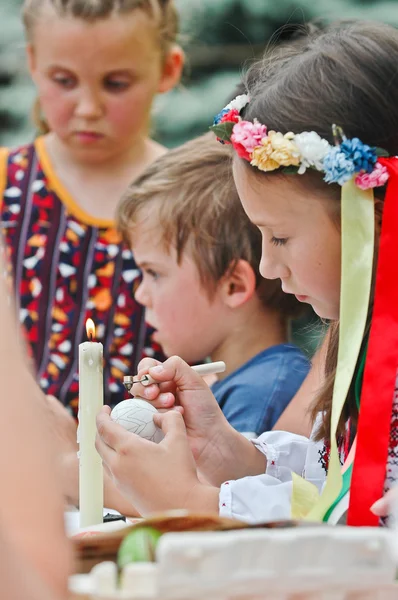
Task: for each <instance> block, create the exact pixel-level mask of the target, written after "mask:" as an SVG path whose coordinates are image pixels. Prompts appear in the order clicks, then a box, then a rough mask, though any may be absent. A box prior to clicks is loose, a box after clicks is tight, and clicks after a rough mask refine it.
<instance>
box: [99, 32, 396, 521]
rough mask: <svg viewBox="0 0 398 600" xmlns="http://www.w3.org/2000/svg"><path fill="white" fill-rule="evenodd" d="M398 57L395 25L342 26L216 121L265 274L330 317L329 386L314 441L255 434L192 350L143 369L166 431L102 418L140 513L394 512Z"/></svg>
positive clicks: (365, 517) (246, 516)
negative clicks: (194, 365)
mask: <svg viewBox="0 0 398 600" xmlns="http://www.w3.org/2000/svg"><path fill="white" fill-rule="evenodd" d="M397 64H398V32H397V31H396V29H394V28H392V27H388V26H386V25H381V24H372V23H362V22H355V21H354V22H350V23H342V24H337V25H335V26H331V27H330V28H329V29H328V30H327V31H324V32H318V33H316V34H315V35H310V36H308V38H307V40H306V41H305V43H303V44H302V45H301V46H300V48H294V47H288V48H282V49H280V50H278V49H277V50H276V51H275V52H273V53H271V54H270V55H267V56H266V57H265V59H264V60H263V63H262V64H261V65H260V68H258V67H255V70H254V71H253V73H254V75H253V76H249V77H248V79H247V86H248V89H247V92H248V94H247V95H241V96H240V97H238V98H236V100H235V101H233V102H231V103H230V104H229V105H228V106H227V107H226V108H225V109H224V110H223V111H222V112H221V113H220V114H219V115H218V116H217V117H216V119H215V125H214V127H213V129H214V132H215V133H216V135H217V137H218V138H219V139H220V140H221V141H222V142H223V143H228V144H231V146H232V150H231V151H232V154H233V175H234V180H235V183H236V186H237V188H238V192H239V196H240V199H241V202H242V205H243V207H244V209H245V211H246V213H247V214H248V216H249V218H250V219H251V221H252V222H253V223H255V224H256V225H257V226H258V228H259V229H260V231H261V233H262V237H263V248H262V259H261V265H260V272H261V274H262V275H263V276H264V277H266V278H269V279H277V278H279V279H281V281H282V288H283V289H284V291H286V292H287V293H292V294H295V295H296V297H297V298H298V299H299V300H300V301H302V302H307V303H309V304H311V305H312V306H313V308H314V310H315V312H316V313H317V314H318V315H319V316H320V317H322V318H324V319H328V320H330V321H331V326H330V330H329V334H328V353H327V358H326V365H325V373H324V383H323V386H322V388H321V389H320V390H319V393H318V398H317V401H316V403H315V406H314V410H313V422H314V429H313V433H312V435H311V437H310V438H309V439H308V438H306V437H303V436H299V435H295V434H292V433H288V432H278V431H272V432H269V433H265V434H263V435H262V436H260V437H259V438H258V439H257V440H253V441H252V442H250V441H248V440H245V439H242V438H241V437H239V435H238V434H236V433H235V432H234V431H233V430H232V428H231V427H230V426H229V425H228V423H227V422H226V420H225V419H224V417H223V415H222V413H221V411H220V410H219V407H218V406H217V403H216V401H215V399H214V398H213V397H212V395H211V393H210V392H209V390H208V389H206V387H205V385H204V384H203V383H202V381H201V379H200V377H198V376H197V375H196V374H195V373H194V372H193V371H192V370H191V369H190V368H189V367H188V365H186V364H185V363H184V362H183V361H182V360H181V359H179V358H177V357H172V358H170V359H168V360H167V361H166V362H165V363H163V364H162V365H159V364H157V366H154V365H155V364H156V361H153V360H151V359H145V360H144V361H143V362H142V363H141V365H140V371H139V373H138V375H139V377H141V376H142V375H143V374H144V373H146V372H148V371H149V373H150V374H151V375H152V376H153V378H154V379H155V380H156V381H157V382H159V383H158V385H152V386H149V387H148V388H143V387H142V386H141V385H140V384H136V386H135V388H134V392H135V393H136V394H137V395H140V396H141V395H142V396H143V397H145V398H146V399H147V400H149V401H152V402H154V404H155V406H157V407H159V408H160V407H162V408H171V407H173V406H174V405H177V410H171V411H168V412H166V413H164V414H159V415H157V416H156V422H157V424H158V425H160V426H161V427H162V429H163V431H164V433H165V439H164V440H163V441H162V442H161V443H160V444H159V445H155V444H151V443H149V442H147V441H146V440H142V439H140V438H139V437H137V436H135V435H133V434H130V433H128V432H126V431H125V430H124V429H123V428H121V427H120V426H119V425H117V424H116V423H113V422H112V420H111V419H110V417H109V409H107V408H106V407H105V408H104V409H103V411H102V412H101V414H100V415H99V416H98V419H97V425H98V436H97V448H98V450H99V452H100V454H101V455H102V458H103V460H104V462H105V464H106V465H107V467H108V469H109V471H110V472H111V473H112V475H113V478H114V480H115V481H116V482H117V484H118V485H119V487H120V489H122V490H123V493H124V494H125V495H127V496H128V497H129V499H130V500H131V502H132V503H133V504H134V505H135V506H136V508H137V509H138V510H139V511H140V512H141V513H142V514H144V515H145V514H147V513H148V512H152V511H158V510H162V509H165V508H169V509H170V508H187V509H190V510H199V511H207V512H219V513H220V514H221V515H222V516H229V517H236V518H238V519H241V520H244V521H249V522H259V521H267V520H270V519H271V520H272V519H289V518H291V517H304V516H305V517H306V518H309V519H315V520H328V521H331V522H337V521H338V520H339V519H340V517H342V516H343V515H345V514H347V509H348V523H349V524H352V525H378V523H379V521H378V517H379V516H384V515H382V514H381V512H385V510H383V507H382V508H380V504H379V505H376V507H375V508H374V509H373V512H372V506H374V504H375V502H376V501H377V500H378V499H380V498H381V497H382V496H383V495H385V494H386V493H387V492H388V491H389V490H390V488H391V487H392V486H393V484H394V482H395V481H396V480H397V478H398V419H397V415H398V394H397V392H396V391H395V379H396V372H397V366H398V286H397V283H396V282H397V277H396V268H397V267H396V265H397V260H398V256H397V248H398V246H397V244H396V235H397V230H398V204H397V197H398V158H397V157H396V155H397V154H398V86H397V85H396V84H395V80H396V74H397ZM333 125H334V126H333ZM381 224H382V226H381ZM375 257H376V258H377V263H376V259H375ZM376 267H377V268H376ZM359 407H360V410H359ZM181 413H182V414H181ZM340 463H342V464H343V468H341V464H340ZM144 469H145V477H142V478H140V473H142V472H143V470H144ZM198 472H201V473H202V474H203V475H204V476H205V478H206V483H203V479H202V478H201V477H200V476H198ZM154 489H155V490H156V493H153V490H154ZM159 490H161V493H159ZM320 493H321V495H320ZM319 495H320V497H319ZM384 504H385V503H384ZM375 513H377V515H376V514H375ZM344 518H345V517H344Z"/></svg>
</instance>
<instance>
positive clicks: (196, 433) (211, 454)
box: [132, 356, 239, 485]
mask: <svg viewBox="0 0 398 600" xmlns="http://www.w3.org/2000/svg"><path fill="white" fill-rule="evenodd" d="M148 373H149V374H150V375H151V376H152V377H153V379H155V380H156V381H158V382H159V383H158V384H157V385H150V386H148V387H144V386H143V385H141V384H135V385H134V386H133V390H132V391H133V393H134V395H135V396H140V397H141V398H144V399H145V400H147V401H148V402H151V403H152V404H153V405H154V406H155V407H156V408H158V409H170V408H172V407H175V406H177V407H181V408H182V413H183V417H184V422H185V427H186V432H187V436H188V440H189V445H190V447H191V450H192V453H193V456H194V458H195V461H196V463H197V466H198V468H199V469H200V470H201V471H202V472H203V473H204V475H205V476H206V477H207V478H208V479H209V481H211V482H212V483H214V484H216V485H219V484H220V483H222V481H224V479H223V476H220V477H218V475H216V473H215V471H216V470H217V469H218V467H221V468H222V467H223V464H222V463H223V459H224V458H225V459H226V460H227V461H228V460H229V448H230V447H231V445H232V444H238V442H239V439H238V440H237V441H236V432H235V430H234V429H233V428H232V427H231V426H230V425H229V423H228V421H227V420H226V418H225V417H224V414H223V412H222V411H221V409H220V407H219V405H218V403H217V401H216V399H215V398H214V396H213V394H212V393H211V391H210V389H209V387H208V385H207V384H206V383H205V382H204V381H203V379H202V377H200V375H198V374H197V373H195V371H193V369H191V368H190V367H189V366H188V365H187V363H185V362H184V361H183V360H182V359H181V358H179V357H178V356H173V357H171V358H169V359H168V360H166V361H165V362H164V363H159V362H158V361H155V360H153V359H148V358H146V359H144V360H143V361H141V363H140V365H139V372H138V377H139V378H142V377H143V376H144V375H146V374H148ZM223 452H227V455H226V456H225V457H223ZM228 478H230V477H228Z"/></svg>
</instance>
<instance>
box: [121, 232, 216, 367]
mask: <svg viewBox="0 0 398 600" xmlns="http://www.w3.org/2000/svg"><path fill="white" fill-rule="evenodd" d="M132 250H133V253H134V258H135V261H136V263H137V265H138V266H139V267H140V269H141V270H142V273H143V279H142V283H141V284H140V286H139V288H138V289H137V291H136V293H135V298H136V300H137V302H139V303H140V304H143V305H144V306H145V308H146V321H147V323H148V324H149V325H151V326H152V327H153V328H154V329H155V330H156V332H155V334H154V340H155V341H156V342H158V343H159V344H160V345H161V346H162V348H163V351H164V353H165V354H166V355H167V356H171V355H178V356H181V357H182V358H183V359H184V360H186V361H187V362H197V361H200V360H202V359H204V358H205V357H207V356H210V355H211V354H213V353H214V352H215V351H216V350H217V349H218V348H219V346H220V345H221V343H222V340H223V337H224V331H223V328H224V327H225V325H223V323H225V316H226V311H227V310H228V308H227V306H226V305H225V304H224V302H223V301H222V293H221V291H220V286H218V288H217V290H216V291H215V293H214V296H213V297H212V299H211V300H210V298H209V296H208V294H207V290H206V289H205V288H204V287H203V285H202V283H201V281H200V279H199V273H198V269H197V267H196V265H195V263H194V262H193V260H192V259H191V257H190V256H189V252H188V251H185V253H184V255H183V258H182V261H181V263H180V264H178V263H177V253H176V250H175V248H170V249H166V248H165V246H164V244H163V242H162V240H161V238H160V235H159V227H156V225H155V226H153V227H148V224H147V222H146V223H145V226H141V227H140V225H138V226H137V227H135V229H134V236H133V245H132Z"/></svg>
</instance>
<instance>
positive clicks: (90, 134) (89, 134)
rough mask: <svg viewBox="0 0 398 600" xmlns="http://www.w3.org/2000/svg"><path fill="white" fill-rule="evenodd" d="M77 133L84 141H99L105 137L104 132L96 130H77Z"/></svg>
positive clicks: (80, 139)
mask: <svg viewBox="0 0 398 600" xmlns="http://www.w3.org/2000/svg"><path fill="white" fill-rule="evenodd" d="M75 135H76V137H77V138H78V139H79V141H81V142H83V143H90V142H91V143H92V142H97V141H98V140H100V139H102V138H103V137H104V136H103V134H102V133H96V132H95V131H77V132H76V134H75Z"/></svg>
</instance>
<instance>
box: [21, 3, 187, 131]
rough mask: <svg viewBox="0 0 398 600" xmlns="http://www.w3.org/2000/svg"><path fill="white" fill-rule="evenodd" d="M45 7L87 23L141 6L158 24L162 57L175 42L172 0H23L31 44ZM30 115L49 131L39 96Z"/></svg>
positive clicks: (39, 125)
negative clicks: (35, 25)
mask: <svg viewBox="0 0 398 600" xmlns="http://www.w3.org/2000/svg"><path fill="white" fill-rule="evenodd" d="M46 7H52V8H53V9H54V11H55V12H56V14H57V15H59V16H71V17H75V18H76V19H83V20H85V21H87V22H90V23H92V22H94V21H97V20H100V19H106V18H108V17H111V16H112V15H119V14H120V15H125V14H129V13H131V12H133V11H134V10H137V9H140V10H142V11H144V12H145V13H146V14H148V16H150V17H151V18H152V19H154V21H155V23H156V25H157V28H158V33H159V45H160V48H161V51H162V55H163V56H166V55H167V52H168V51H169V50H170V48H171V47H172V46H173V44H175V43H176V42H177V36H178V31H179V18H178V13H177V9H176V7H175V4H174V0H25V1H24V3H23V7H22V19H23V23H24V27H25V33H26V38H27V40H28V42H31V43H33V29H34V24H35V21H37V20H38V19H39V18H40V15H41V11H42V10H43V9H44V8H46ZM32 116H33V121H34V123H35V125H36V127H37V128H38V131H39V133H42V134H43V133H48V131H49V127H48V124H47V122H46V120H45V118H44V117H43V115H42V113H41V108H40V102H39V99H37V100H36V102H35V104H34V106H33V111H32Z"/></svg>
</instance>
